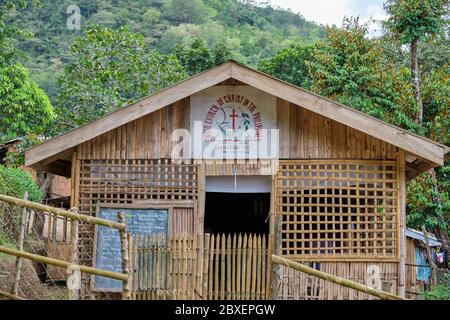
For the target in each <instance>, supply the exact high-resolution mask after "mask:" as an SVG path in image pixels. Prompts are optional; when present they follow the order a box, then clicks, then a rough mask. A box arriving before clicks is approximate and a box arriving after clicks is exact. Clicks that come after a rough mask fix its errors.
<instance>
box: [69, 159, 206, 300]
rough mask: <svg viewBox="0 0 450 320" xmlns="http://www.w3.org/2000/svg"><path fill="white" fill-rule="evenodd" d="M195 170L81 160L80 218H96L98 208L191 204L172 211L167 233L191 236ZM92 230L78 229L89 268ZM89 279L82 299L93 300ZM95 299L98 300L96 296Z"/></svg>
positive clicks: (159, 163)
mask: <svg viewBox="0 0 450 320" xmlns="http://www.w3.org/2000/svg"><path fill="white" fill-rule="evenodd" d="M197 181H198V177H197V166H196V165H193V164H192V163H191V162H190V161H187V162H183V163H174V162H172V161H170V160H81V161H80V167H79V181H78V184H79V191H78V192H79V194H78V206H79V212H80V213H82V214H86V215H90V216H95V214H96V206H97V204H108V205H110V204H120V205H123V204H130V205H131V204H134V203H145V202H146V201H149V203H151V202H152V201H158V200H162V201H166V202H170V201H174V202H177V201H192V203H193V208H179V209H176V210H175V209H174V210H173V215H172V216H170V217H169V223H168V224H169V232H179V233H180V234H192V232H193V229H194V220H195V217H194V215H195V213H194V212H195V210H194V204H195V201H196V199H197V198H198V182H197ZM93 239H94V230H93V228H92V227H89V226H88V225H83V226H82V227H80V240H79V247H80V263H82V264H85V265H92V257H93V248H94V243H93V242H92V241H93ZM89 286H90V279H89V277H85V278H83V279H82V290H81V298H84V299H90V298H95V295H94V296H92V295H91V292H90V290H89ZM97 297H99V296H98V295H97Z"/></svg>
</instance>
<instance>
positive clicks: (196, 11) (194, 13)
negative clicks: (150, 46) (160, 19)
mask: <svg viewBox="0 0 450 320" xmlns="http://www.w3.org/2000/svg"><path fill="white" fill-rule="evenodd" d="M164 12H165V13H166V14H165V16H166V17H167V18H168V19H170V20H172V21H175V22H178V23H203V22H204V21H205V20H206V19H207V18H208V17H209V16H210V15H212V14H213V13H212V11H211V10H210V9H209V8H208V7H206V6H205V5H204V4H203V1H202V0H171V1H170V2H169V3H168V5H167V6H166V10H164Z"/></svg>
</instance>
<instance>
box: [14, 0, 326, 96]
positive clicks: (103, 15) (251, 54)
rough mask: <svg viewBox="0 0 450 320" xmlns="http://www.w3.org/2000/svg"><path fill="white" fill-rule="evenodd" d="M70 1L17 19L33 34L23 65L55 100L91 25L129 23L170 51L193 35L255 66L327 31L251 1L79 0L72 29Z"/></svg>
mask: <svg viewBox="0 0 450 320" xmlns="http://www.w3.org/2000/svg"><path fill="white" fill-rule="evenodd" d="M72 4H74V2H73V1H71V0H55V1H41V4H40V6H38V7H36V6H28V7H27V8H26V10H24V11H20V12H17V13H16V14H15V15H14V16H13V18H12V19H13V20H14V22H15V23H16V25H18V27H20V28H21V29H24V30H27V31H30V33H32V35H31V36H30V37H29V38H28V39H26V40H25V41H21V42H20V45H19V48H20V49H21V50H23V52H24V56H23V57H22V59H23V61H22V62H23V63H24V65H25V66H26V67H27V68H28V69H29V70H30V73H31V76H32V78H33V79H35V80H36V81H37V82H38V84H39V85H40V86H41V87H42V88H43V89H44V90H45V91H46V92H47V94H48V95H49V97H50V99H51V100H52V101H54V98H55V96H56V94H57V90H58V89H57V86H56V80H57V77H58V75H61V73H62V69H63V67H64V65H65V64H66V63H67V62H68V61H67V60H68V59H70V46H71V44H72V42H73V41H74V39H75V38H77V37H79V36H82V35H83V33H84V31H85V30H86V28H87V27H88V26H89V25H92V24H99V25H101V26H105V27H109V28H112V29H115V28H118V27H120V26H127V27H128V29H129V31H130V32H134V33H140V34H142V35H143V36H144V41H145V43H146V44H148V45H149V46H150V47H152V48H155V49H158V50H159V51H161V52H162V53H167V52H168V51H170V49H171V48H172V47H174V46H175V45H177V44H180V43H181V44H186V43H188V42H189V41H190V40H192V39H193V38H195V37H199V38H201V39H203V40H204V41H205V42H206V44H207V46H208V47H209V48H213V47H215V46H216V44H221V45H223V46H224V47H226V48H228V49H229V50H230V51H231V52H232V56H233V58H234V59H236V60H239V61H241V62H243V63H246V64H250V65H256V64H257V62H258V61H259V60H260V59H261V58H267V57H271V56H273V55H274V54H275V53H276V52H277V51H278V50H280V49H281V48H284V47H286V46H288V45H290V44H291V43H304V44H305V43H312V42H315V41H316V40H317V39H319V38H322V37H323V35H324V29H323V28H322V27H321V26H319V25H317V24H315V23H312V22H308V21H306V20H305V19H304V18H303V17H301V16H300V15H298V14H294V13H292V12H288V11H284V10H280V9H274V8H272V7H271V6H269V5H256V1H253V0H102V1H91V0H79V1H76V5H77V6H78V7H79V8H80V12H81V16H82V17H81V28H80V29H79V30H76V29H74V30H69V28H68V27H67V25H66V20H67V18H68V17H69V16H70V12H69V14H68V13H67V9H68V8H69V6H70V5H72Z"/></svg>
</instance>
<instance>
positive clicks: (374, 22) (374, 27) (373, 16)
mask: <svg viewBox="0 0 450 320" xmlns="http://www.w3.org/2000/svg"><path fill="white" fill-rule="evenodd" d="M387 18H388V15H387V13H386V11H384V9H383V7H382V6H380V5H376V4H373V5H370V6H369V7H368V8H367V11H366V18H364V19H363V22H366V21H367V22H369V36H371V37H373V36H377V35H380V34H381V31H382V26H381V23H382V21H384V20H386V19H387Z"/></svg>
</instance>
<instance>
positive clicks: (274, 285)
mask: <svg viewBox="0 0 450 320" xmlns="http://www.w3.org/2000/svg"><path fill="white" fill-rule="evenodd" d="M272 247H273V248H272V250H271V252H270V254H269V257H268V259H269V261H270V264H271V265H272V270H270V272H271V275H270V300H278V288H279V285H280V266H279V265H278V264H277V263H273V261H272V255H279V254H280V253H281V215H279V214H274V215H273V239H272Z"/></svg>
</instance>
